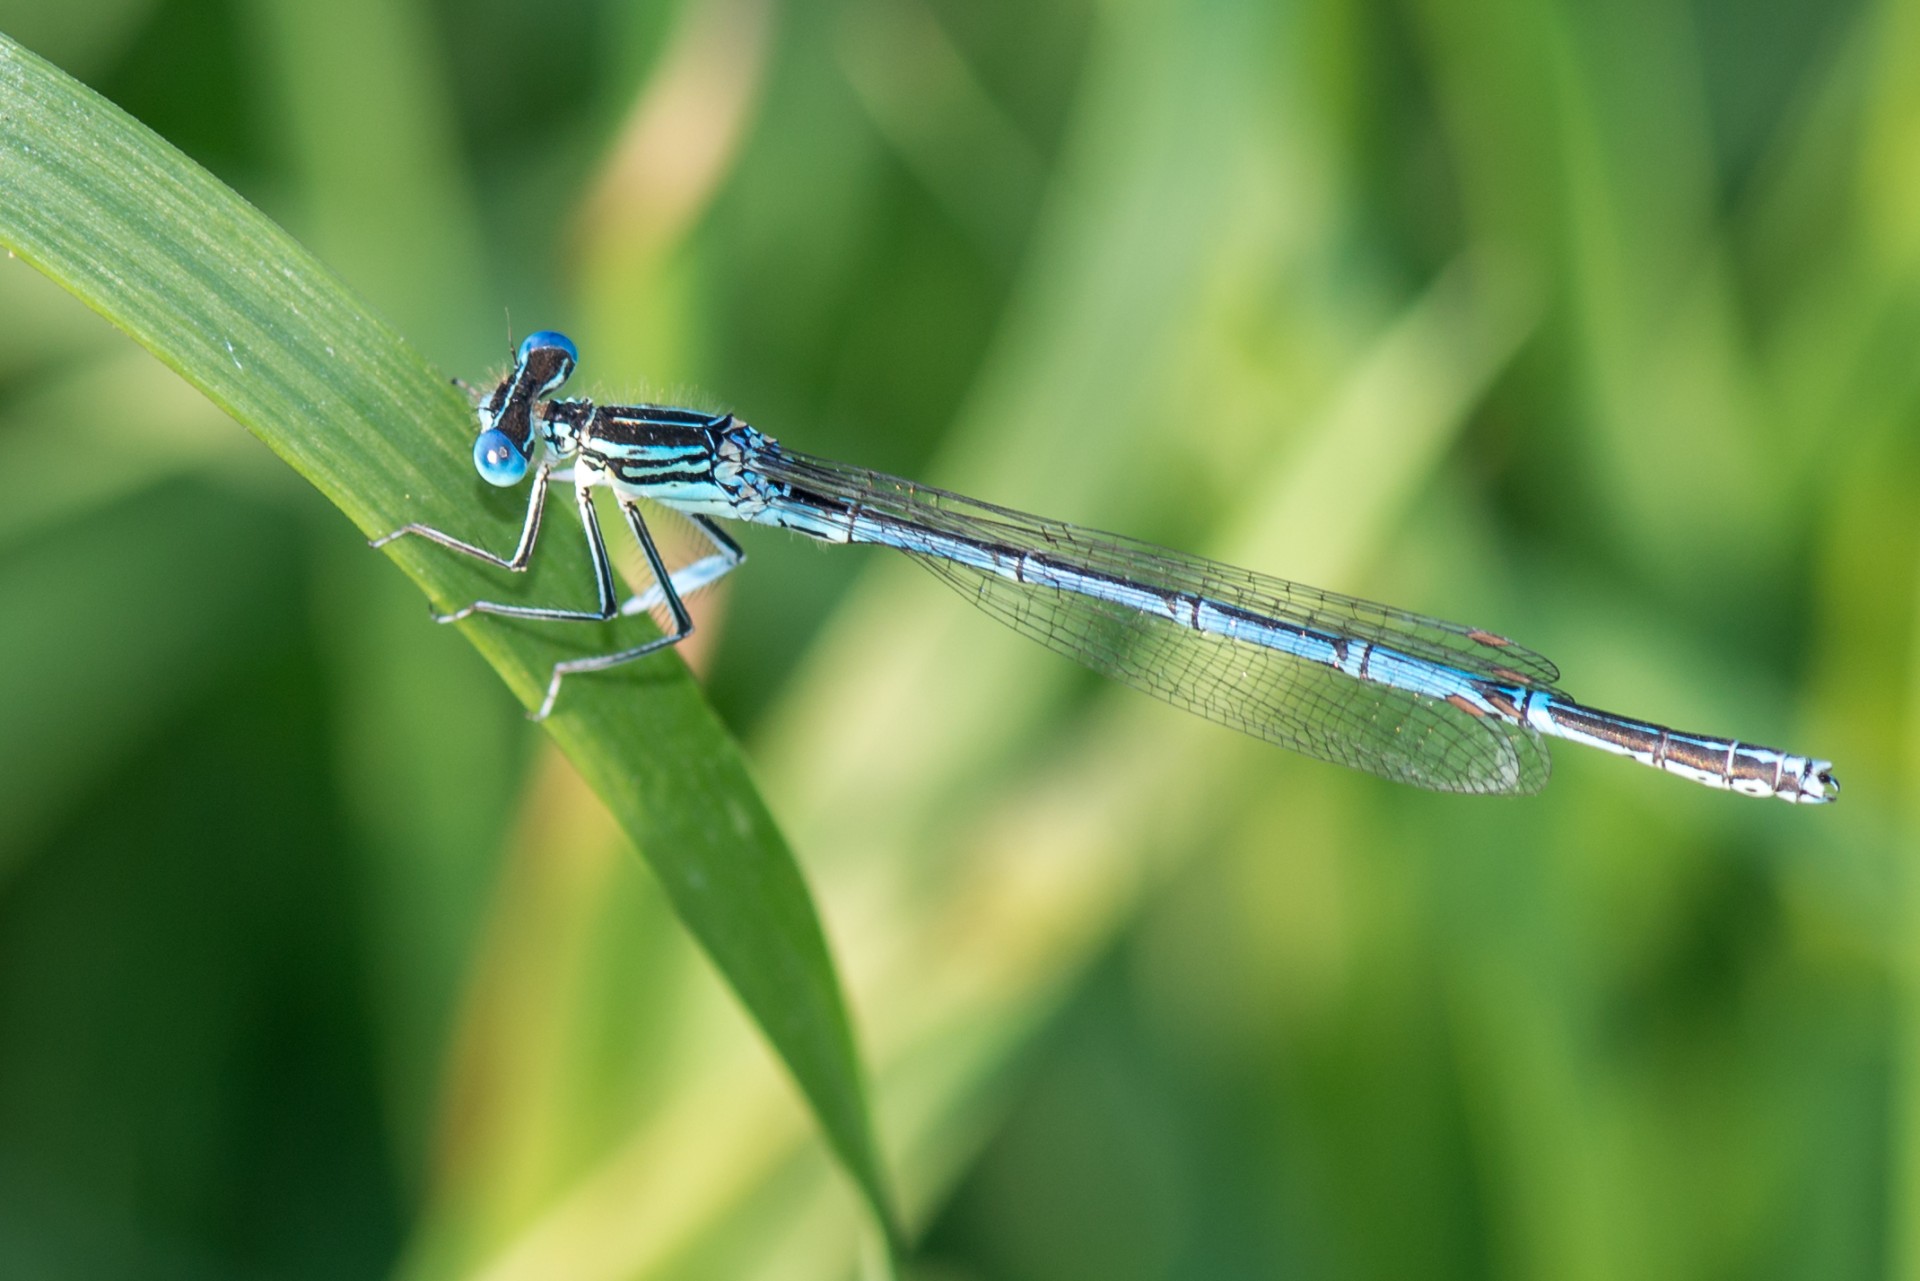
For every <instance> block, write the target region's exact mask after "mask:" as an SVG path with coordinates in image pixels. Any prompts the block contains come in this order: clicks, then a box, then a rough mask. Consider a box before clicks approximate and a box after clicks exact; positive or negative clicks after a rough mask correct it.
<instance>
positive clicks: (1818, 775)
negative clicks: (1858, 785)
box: [1787, 760, 1840, 805]
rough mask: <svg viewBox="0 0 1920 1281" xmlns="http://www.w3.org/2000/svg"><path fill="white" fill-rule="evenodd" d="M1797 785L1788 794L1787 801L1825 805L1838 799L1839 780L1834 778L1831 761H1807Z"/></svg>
mask: <svg viewBox="0 0 1920 1281" xmlns="http://www.w3.org/2000/svg"><path fill="white" fill-rule="evenodd" d="M1798 784H1799V785H1798V787H1797V788H1796V789H1795V790H1794V791H1792V792H1790V793H1788V795H1787V799H1788V800H1790V801H1795V802H1797V803H1799V804H1802V805H1826V804H1828V803H1830V802H1832V801H1837V800H1839V799H1840V780H1839V779H1838V778H1836V777H1834V773H1833V762H1832V761H1814V760H1810V761H1808V762H1807V768H1806V770H1805V772H1803V773H1802V774H1801V775H1800V778H1799V780H1798Z"/></svg>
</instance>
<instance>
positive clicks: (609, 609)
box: [434, 488, 619, 623]
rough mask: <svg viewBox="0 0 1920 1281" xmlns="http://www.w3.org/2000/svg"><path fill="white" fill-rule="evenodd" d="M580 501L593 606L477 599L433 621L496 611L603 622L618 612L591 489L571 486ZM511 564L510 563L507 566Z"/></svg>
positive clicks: (547, 619) (610, 565) (513, 615)
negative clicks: (595, 598) (563, 606)
mask: <svg viewBox="0 0 1920 1281" xmlns="http://www.w3.org/2000/svg"><path fill="white" fill-rule="evenodd" d="M574 496H575V498H576V499H577V500H578V502H579V505H580V524H581V525H582V527H584V528H585V530H586V531H587V552H588V554H589V555H591V556H592V558H593V583H594V588H595V589H596V590H597V591H598V593H599V597H600V604H599V607H598V608H596V609H590V610H588V609H553V608H551V607H548V606H544V605H508V604H503V603H501V602H499V601H490V600H477V601H475V602H474V603H473V604H471V605H468V606H466V607H465V608H463V609H457V610H455V611H454V612H453V613H451V614H437V615H435V616H434V617H435V621H437V622H442V623H452V622H458V621H459V620H460V619H462V618H466V617H467V616H469V615H471V614H499V615H501V616H503V617H506V618H537V619H540V620H542V621H544V622H550V623H604V622H606V621H607V620H608V619H609V618H612V617H613V616H614V615H615V614H617V613H618V612H619V597H618V596H617V595H616V594H615V592H614V587H613V562H612V561H611V560H609V559H608V558H607V540H606V539H605V538H603V537H602V536H601V534H600V514H599V513H598V512H597V511H595V510H594V507H593V490H591V489H586V488H580V489H576V490H574ZM510 568H511V567H510Z"/></svg>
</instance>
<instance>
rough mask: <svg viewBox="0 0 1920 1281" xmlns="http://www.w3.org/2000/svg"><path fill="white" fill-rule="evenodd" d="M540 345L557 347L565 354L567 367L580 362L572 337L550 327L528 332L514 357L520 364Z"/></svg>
mask: <svg viewBox="0 0 1920 1281" xmlns="http://www.w3.org/2000/svg"><path fill="white" fill-rule="evenodd" d="M542 347H557V348H559V349H560V350H561V351H563V352H565V353H566V354H567V368H568V369H572V368H573V367H574V366H575V365H577V364H579V363H580V352H579V350H578V349H577V348H575V347H574V345H573V339H571V338H569V337H567V336H566V335H565V334H563V333H559V332H558V331H556V330H552V329H542V330H541V331H540V332H539V333H537V334H528V335H527V337H526V341H524V342H522V343H521V344H520V354H519V355H518V356H516V357H515V359H516V360H517V361H518V362H519V363H520V364H522V365H524V364H526V363H527V357H528V356H531V355H532V354H533V353H534V352H536V351H538V350H540V349H541V348H542Z"/></svg>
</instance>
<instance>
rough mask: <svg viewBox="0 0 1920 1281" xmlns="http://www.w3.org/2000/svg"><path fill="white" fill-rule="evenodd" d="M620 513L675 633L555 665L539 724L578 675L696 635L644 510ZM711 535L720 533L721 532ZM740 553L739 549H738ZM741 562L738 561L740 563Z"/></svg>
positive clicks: (625, 505) (627, 507) (624, 507)
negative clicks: (566, 681) (569, 679)
mask: <svg viewBox="0 0 1920 1281" xmlns="http://www.w3.org/2000/svg"><path fill="white" fill-rule="evenodd" d="M620 510H621V511H623V512H625V513H626V517H627V525H628V526H629V527H630V528H631V529H632V530H633V536H634V539H635V540H636V541H637V542H639V544H640V550H641V552H642V553H644V554H645V556H646V558H647V567H648V568H649V569H650V570H652V571H653V581H654V583H655V584H656V585H657V586H659V587H660V589H661V595H662V596H663V597H664V598H665V600H666V603H667V608H668V610H670V611H671V612H672V614H673V625H674V630H673V632H672V634H671V635H667V636H656V637H655V638H654V639H652V640H650V641H648V642H646V643H645V644H643V645H635V646H634V647H633V648H632V649H623V650H620V651H618V652H617V653H612V654H596V655H595V656H593V657H592V658H573V659H568V660H567V661H566V662H564V663H555V664H554V665H553V678H552V679H551V680H549V681H548V682H547V696H546V698H545V699H543V700H542V701H541V703H540V707H539V709H538V710H537V711H535V712H534V713H533V719H534V720H536V721H540V720H545V719H546V718H547V714H548V713H549V712H551V711H553V703H554V700H555V699H557V698H559V697H560V682H561V681H562V680H564V679H565V678H566V677H568V676H571V675H573V674H574V673H576V672H598V671H603V670H605V669H606V668H609V667H618V666H619V665H620V664H621V663H631V662H632V661H633V660H635V659H636V658H645V657H646V656H647V655H648V654H651V653H654V652H655V651H657V650H661V649H665V648H666V647H667V646H669V645H677V644H679V643H680V642H681V641H683V640H685V639H686V638H687V637H689V636H691V635H692V634H693V618H692V616H691V615H689V614H688V613H687V607H686V605H685V604H684V603H683V602H682V601H681V599H680V593H679V592H676V591H675V590H674V589H673V577H672V575H670V574H668V573H667V567H666V564H665V562H664V561H662V560H661V559H660V549H659V548H657V547H655V546H654V545H653V535H652V534H651V533H650V532H648V530H647V522H646V520H645V518H643V517H642V516H641V515H640V508H639V507H638V506H637V505H635V504H634V503H632V502H626V501H623V502H622V503H621V504H620ZM709 532H710V533H715V534H719V531H718V530H710V531H709ZM719 537H720V539H721V540H722V543H723V545H726V546H731V545H732V543H733V540H732V539H730V538H728V537H727V536H726V535H725V534H719ZM734 550H735V551H736V552H737V551H738V550H739V549H738V548H737V547H736V548H734ZM736 563H737V562H736Z"/></svg>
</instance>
